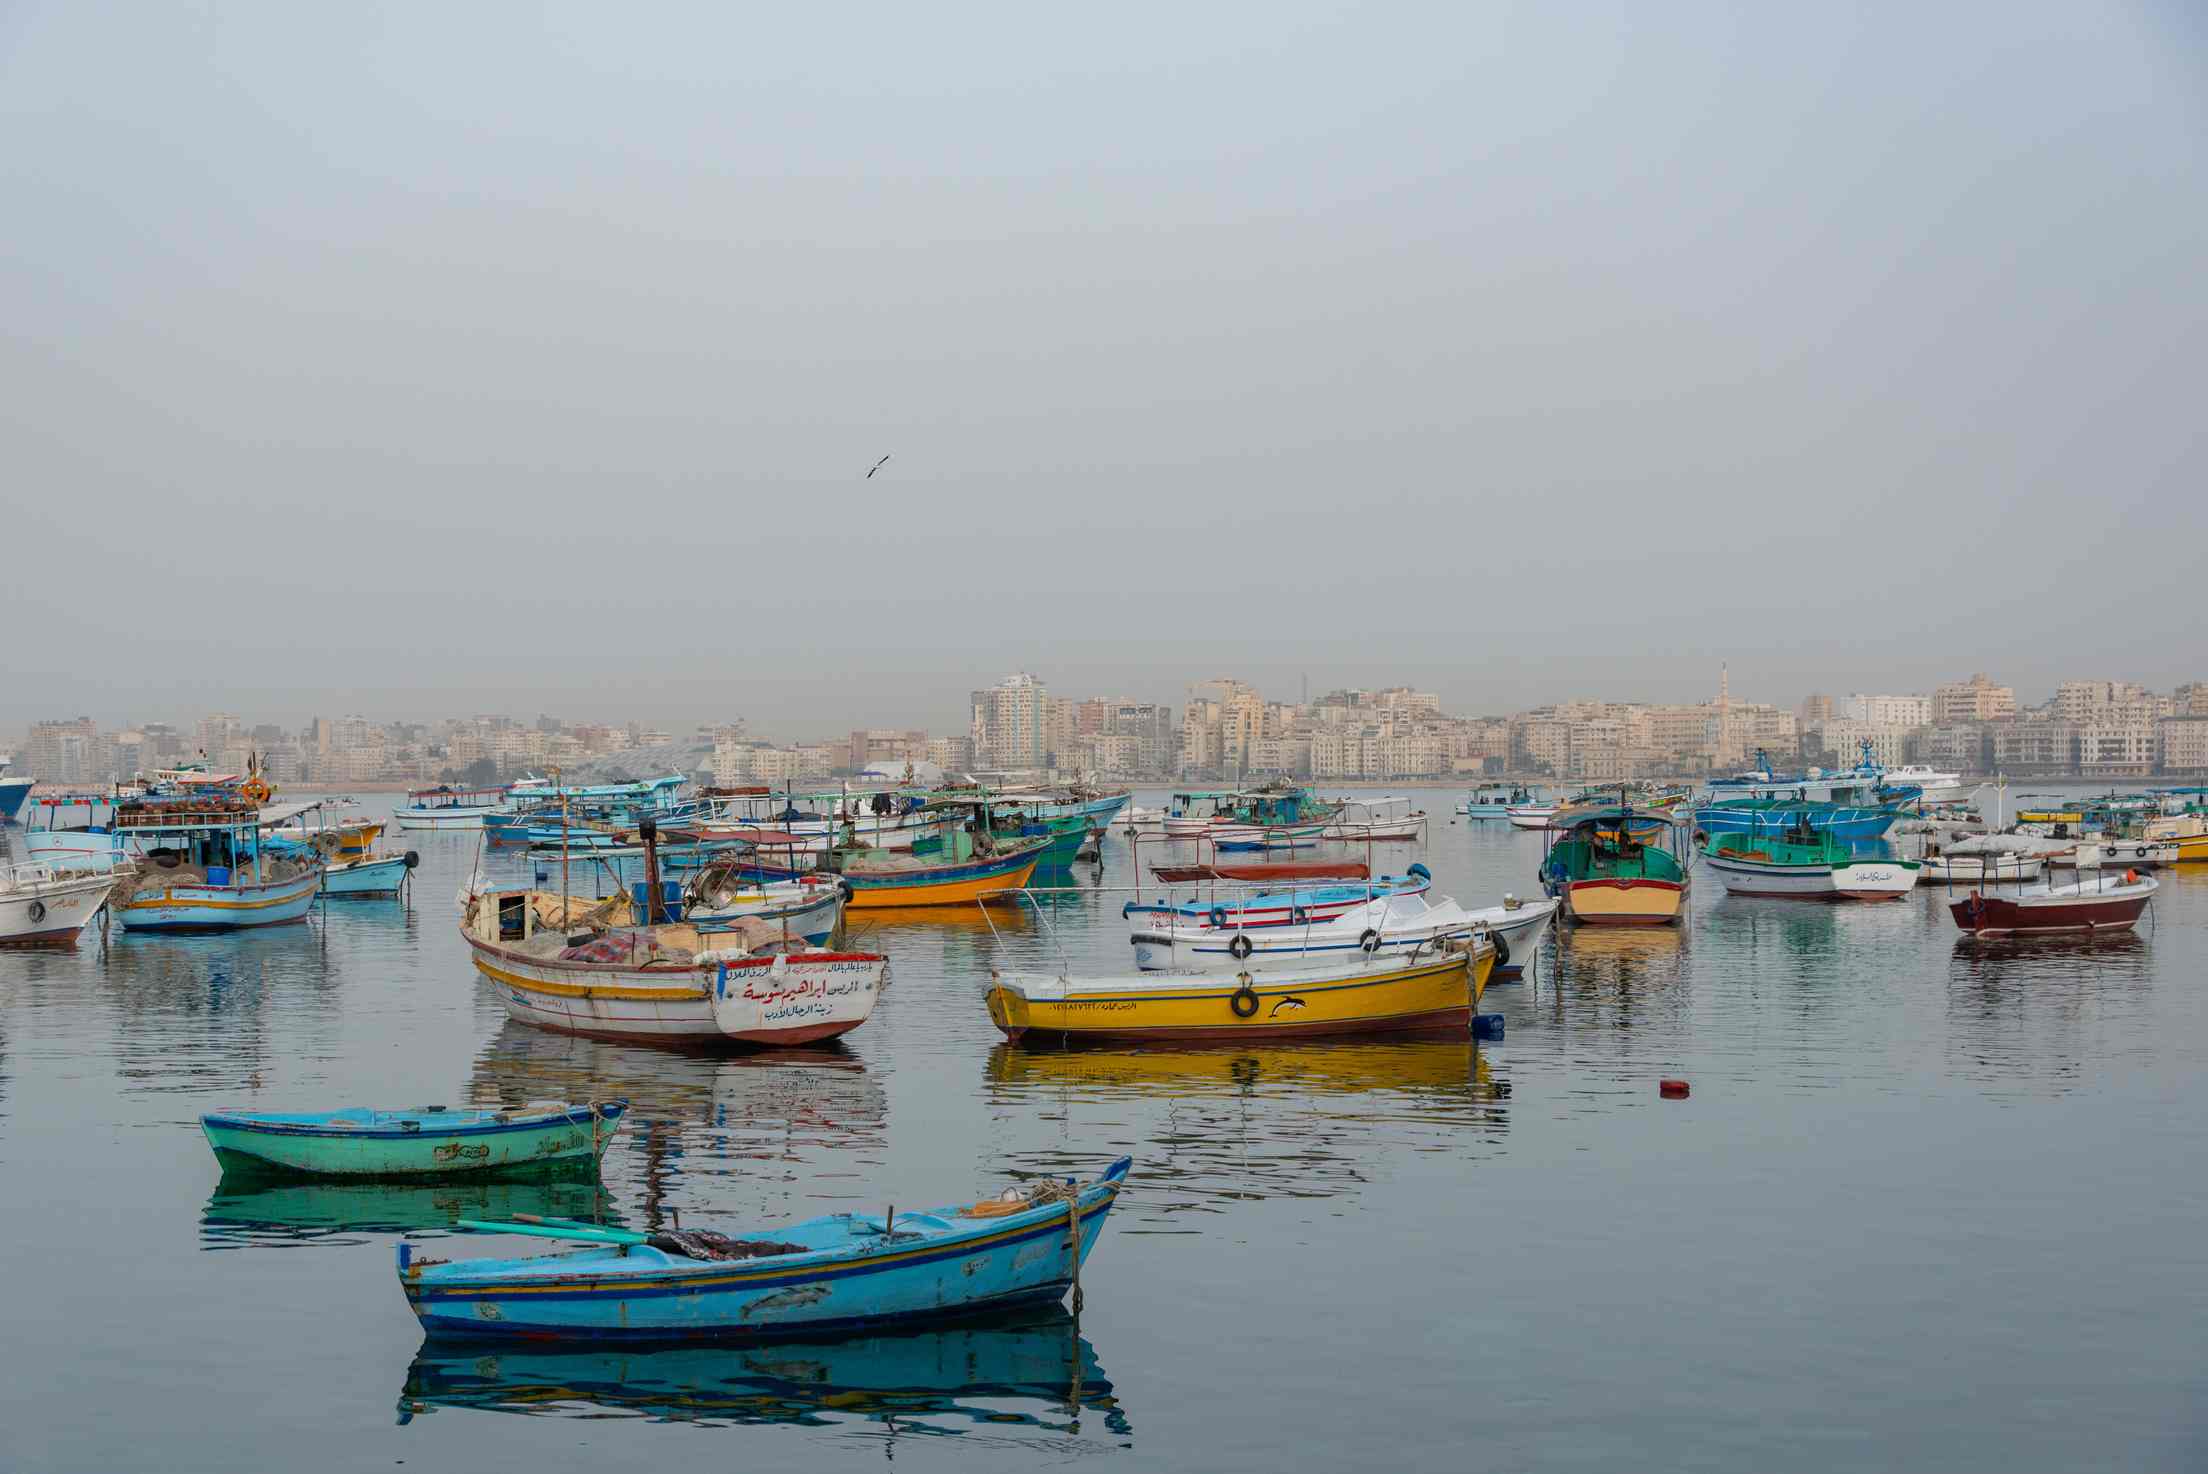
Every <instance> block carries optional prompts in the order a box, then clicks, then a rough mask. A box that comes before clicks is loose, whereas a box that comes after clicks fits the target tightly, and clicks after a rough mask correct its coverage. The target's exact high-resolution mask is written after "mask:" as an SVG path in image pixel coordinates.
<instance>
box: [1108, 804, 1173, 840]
mask: <svg viewBox="0 0 2208 1474" xmlns="http://www.w3.org/2000/svg"><path fill="white" fill-rule="evenodd" d="M1119 832H1120V833H1122V834H1133V835H1139V836H1141V837H1142V838H1144V839H1148V838H1151V837H1152V836H1162V835H1163V834H1164V833H1165V810H1163V809H1146V808H1143V807H1141V806H1140V805H1138V804H1129V805H1128V806H1127V807H1126V808H1125V809H1124V810H1122V811H1121V813H1120V816H1119Z"/></svg>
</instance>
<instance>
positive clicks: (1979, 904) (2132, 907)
mask: <svg viewBox="0 0 2208 1474" xmlns="http://www.w3.org/2000/svg"><path fill="white" fill-rule="evenodd" d="M2157 889H2159V887H2158V886H2157V885H2156V883H2155V881H2154V880H2153V878H2152V877H2150V876H2144V875H2141V874H2139V873H2138V872H2137V871H2133V870H2127V871H2125V872H2124V875H2123V878H2122V879H2121V880H2111V879H2100V878H2086V879H2079V880H2075V881H2072V882H2070V883H2069V884H2068V885H2048V884H2044V883H2043V884H2040V885H2028V886H2023V887H2021V888H2019V889H2017V890H2013V891H1996V892H1995V893H1993V894H1992V895H1986V894H1982V893H1980V892H1978V891H1973V892H1971V893H1970V894H1969V895H1967V896H1965V897H1963V898H1962V899H1961V900H1960V901H1957V902H1955V903H1954V904H1953V905H1951V906H1949V907H1948V910H1949V911H1951V912H1953V913H1954V916H1955V924H1956V925H1957V926H1959V927H1961V928H1962V929H1963V930H1964V931H1967V932H1970V933H1971V934H1972V935H1974V936H2016V935H2021V934H2024V933H2031V932H2080V931H2083V932H2099V931H2129V930H2130V929H2131V928H2132V927H2133V926H2135V925H2137V924H2138V921H2139V917H2140V915H2141V913H2143V912H2144V911H2145V910H2146V909H2147V902H2149V901H2151V900H2153V899H2154V893H2155V891H2156V890H2157Z"/></svg>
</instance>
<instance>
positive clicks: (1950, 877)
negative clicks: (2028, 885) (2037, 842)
mask: <svg viewBox="0 0 2208 1474" xmlns="http://www.w3.org/2000/svg"><path fill="white" fill-rule="evenodd" d="M1917 864H1918V869H1917V878H1918V880H1919V881H1920V882H1921V883H1923V884H1925V885H2000V884H2005V883H2011V882H2014V883H2021V882H2023V881H2027V880H2037V879H2039V878H2040V876H2041V875H2042V874H2043V873H2044V872H2045V871H2046V868H2047V862H2046V861H2045V860H2044V859H2042V858H2041V857H2039V856H2038V855H1999V854H1981V855H1971V854H1962V855H1958V854H1955V853H1952V852H1950V853H1947V854H1940V855H1931V856H1928V857H1926V858H1925V859H1923V860H1920V861H1918V862H1917Z"/></svg>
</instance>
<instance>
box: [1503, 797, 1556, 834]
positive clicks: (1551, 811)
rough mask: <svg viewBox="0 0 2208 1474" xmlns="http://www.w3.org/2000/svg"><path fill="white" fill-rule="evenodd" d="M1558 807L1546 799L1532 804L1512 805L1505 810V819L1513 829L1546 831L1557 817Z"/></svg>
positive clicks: (1537, 800)
mask: <svg viewBox="0 0 2208 1474" xmlns="http://www.w3.org/2000/svg"><path fill="white" fill-rule="evenodd" d="M1556 811H1557V805H1555V804H1552V803H1549V802H1548V801H1546V800H1544V799H1536V800H1535V801H1533V802H1532V803H1523V804H1511V805H1509V806H1508V807H1506V808H1505V809H1504V810H1503V817H1504V818H1505V819H1508V820H1509V821H1510V826H1511V828H1513V829H1546V828H1548V827H1549V821H1550V820H1551V819H1553V818H1555V817H1556Z"/></svg>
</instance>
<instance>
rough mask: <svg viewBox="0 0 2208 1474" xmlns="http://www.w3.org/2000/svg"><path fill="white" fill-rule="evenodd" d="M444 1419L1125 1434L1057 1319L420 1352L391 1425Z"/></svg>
mask: <svg viewBox="0 0 2208 1474" xmlns="http://www.w3.org/2000/svg"><path fill="white" fill-rule="evenodd" d="M454 1408H468V1409H474V1410H477V1411H485V1412H504V1413H526V1414H532V1415H535V1416H539V1417H546V1416H549V1417H576V1418H590V1417H606V1416H609V1415H612V1416H622V1415H626V1416H631V1417H639V1418H653V1419H657V1420H661V1421H666V1422H686V1423H693V1422H694V1423H704V1424H728V1425H747V1424H761V1423H768V1424H773V1423H780V1424H798V1425H803V1426H810V1427H826V1426H831V1425H836V1424H844V1423H872V1424H879V1425H882V1431H884V1432H886V1433H887V1434H888V1436H890V1437H895V1436H896V1435H897V1434H898V1433H899V1432H901V1431H910V1432H914V1433H918V1434H922V1435H927V1436H934V1435H940V1434H945V1433H959V1432H963V1431H967V1430H968V1429H970V1428H974V1427H982V1428H987V1429H988V1430H989V1431H990V1432H991V1433H992V1434H993V1435H996V1436H998V1437H1000V1438H1001V1437H1003V1436H1005V1435H1008V1434H1014V1435H1016V1433H1017V1431H1018V1430H1019V1429H1021V1428H1023V1427H1024V1428H1028V1429H1032V1430H1035V1431H1036V1432H1037V1433H1048V1434H1053V1435H1077V1434H1080V1433H1082V1432H1084V1431H1085V1430H1084V1429H1083V1427H1082V1418H1083V1417H1084V1415H1087V1416H1090V1418H1091V1424H1090V1428H1089V1429H1088V1430H1086V1431H1090V1432H1094V1433H1098V1434H1101V1435H1106V1436H1110V1437H1112V1438H1115V1439H1124V1438H1126V1437H1128V1436H1129V1435H1131V1434H1132V1432H1133V1428H1132V1426H1131V1425H1130V1424H1129V1422H1128V1420H1127V1413H1126V1410H1125V1409H1124V1408H1122V1407H1121V1406H1120V1405H1119V1401H1118V1399H1117V1398H1116V1397H1114V1396H1113V1394H1112V1384H1111V1382H1110V1381H1109V1380H1107V1379H1106V1377H1105V1376H1104V1372H1103V1369H1102V1368H1101V1367H1100V1366H1098V1365H1097V1360H1096V1351H1095V1348H1094V1347H1092V1346H1091V1345H1090V1344H1089V1341H1088V1339H1087V1338H1086V1337H1085V1336H1082V1335H1081V1334H1080V1332H1079V1329H1078V1327H1077V1325H1076V1323H1075V1321H1074V1319H1073V1317H1072V1316H1071V1315H1069V1314H1067V1313H1066V1311H1065V1309H1064V1307H1062V1306H1053V1307H1051V1308H1050V1310H1049V1311H1047V1312H1036V1311H1029V1312H1026V1313H1024V1314H1022V1315H1020V1316H1019V1317H1017V1318H1016V1319H1010V1320H1007V1319H1003V1318H995V1319H989V1320H975V1321H967V1322H964V1323H961V1324H958V1325H955V1326H948V1327H939V1328H937V1329H934V1330H928V1331H916V1332H906V1333H902V1334H898V1335H888V1336H861V1337H852V1338H850V1339H848V1340H836V1341H778V1342H773V1343H770V1344H767V1345H763V1346H751V1347H728V1346H683V1347H673V1346H670V1347H666V1348H664V1349H637V1348H633V1347H610V1348H603V1349H589V1350H585V1349H564V1348H560V1347H547V1348H546V1349H544V1350H534V1349H520V1350H517V1349H514V1348H512V1347H511V1345H510V1344H504V1343H502V1344H499V1345H496V1346H492V1345H476V1346H472V1347H471V1346H468V1345H466V1344H462V1343H453V1342H449V1341H436V1340H432V1341H428V1342H425V1343H424V1344H423V1346H422V1349H421V1350H420V1352H418V1353H417V1354H416V1355H415V1357H414V1364H413V1366H412V1367H410V1368H409V1369H408V1371H407V1375H406V1388H405V1390H404V1391H403V1392H402V1393H401V1394H400V1397H399V1421H400V1422H401V1423H406V1422H409V1421H411V1420H412V1419H413V1418H414V1417H416V1416H418V1415H420V1414H424V1413H432V1412H439V1411H444V1410H447V1409H454Z"/></svg>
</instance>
